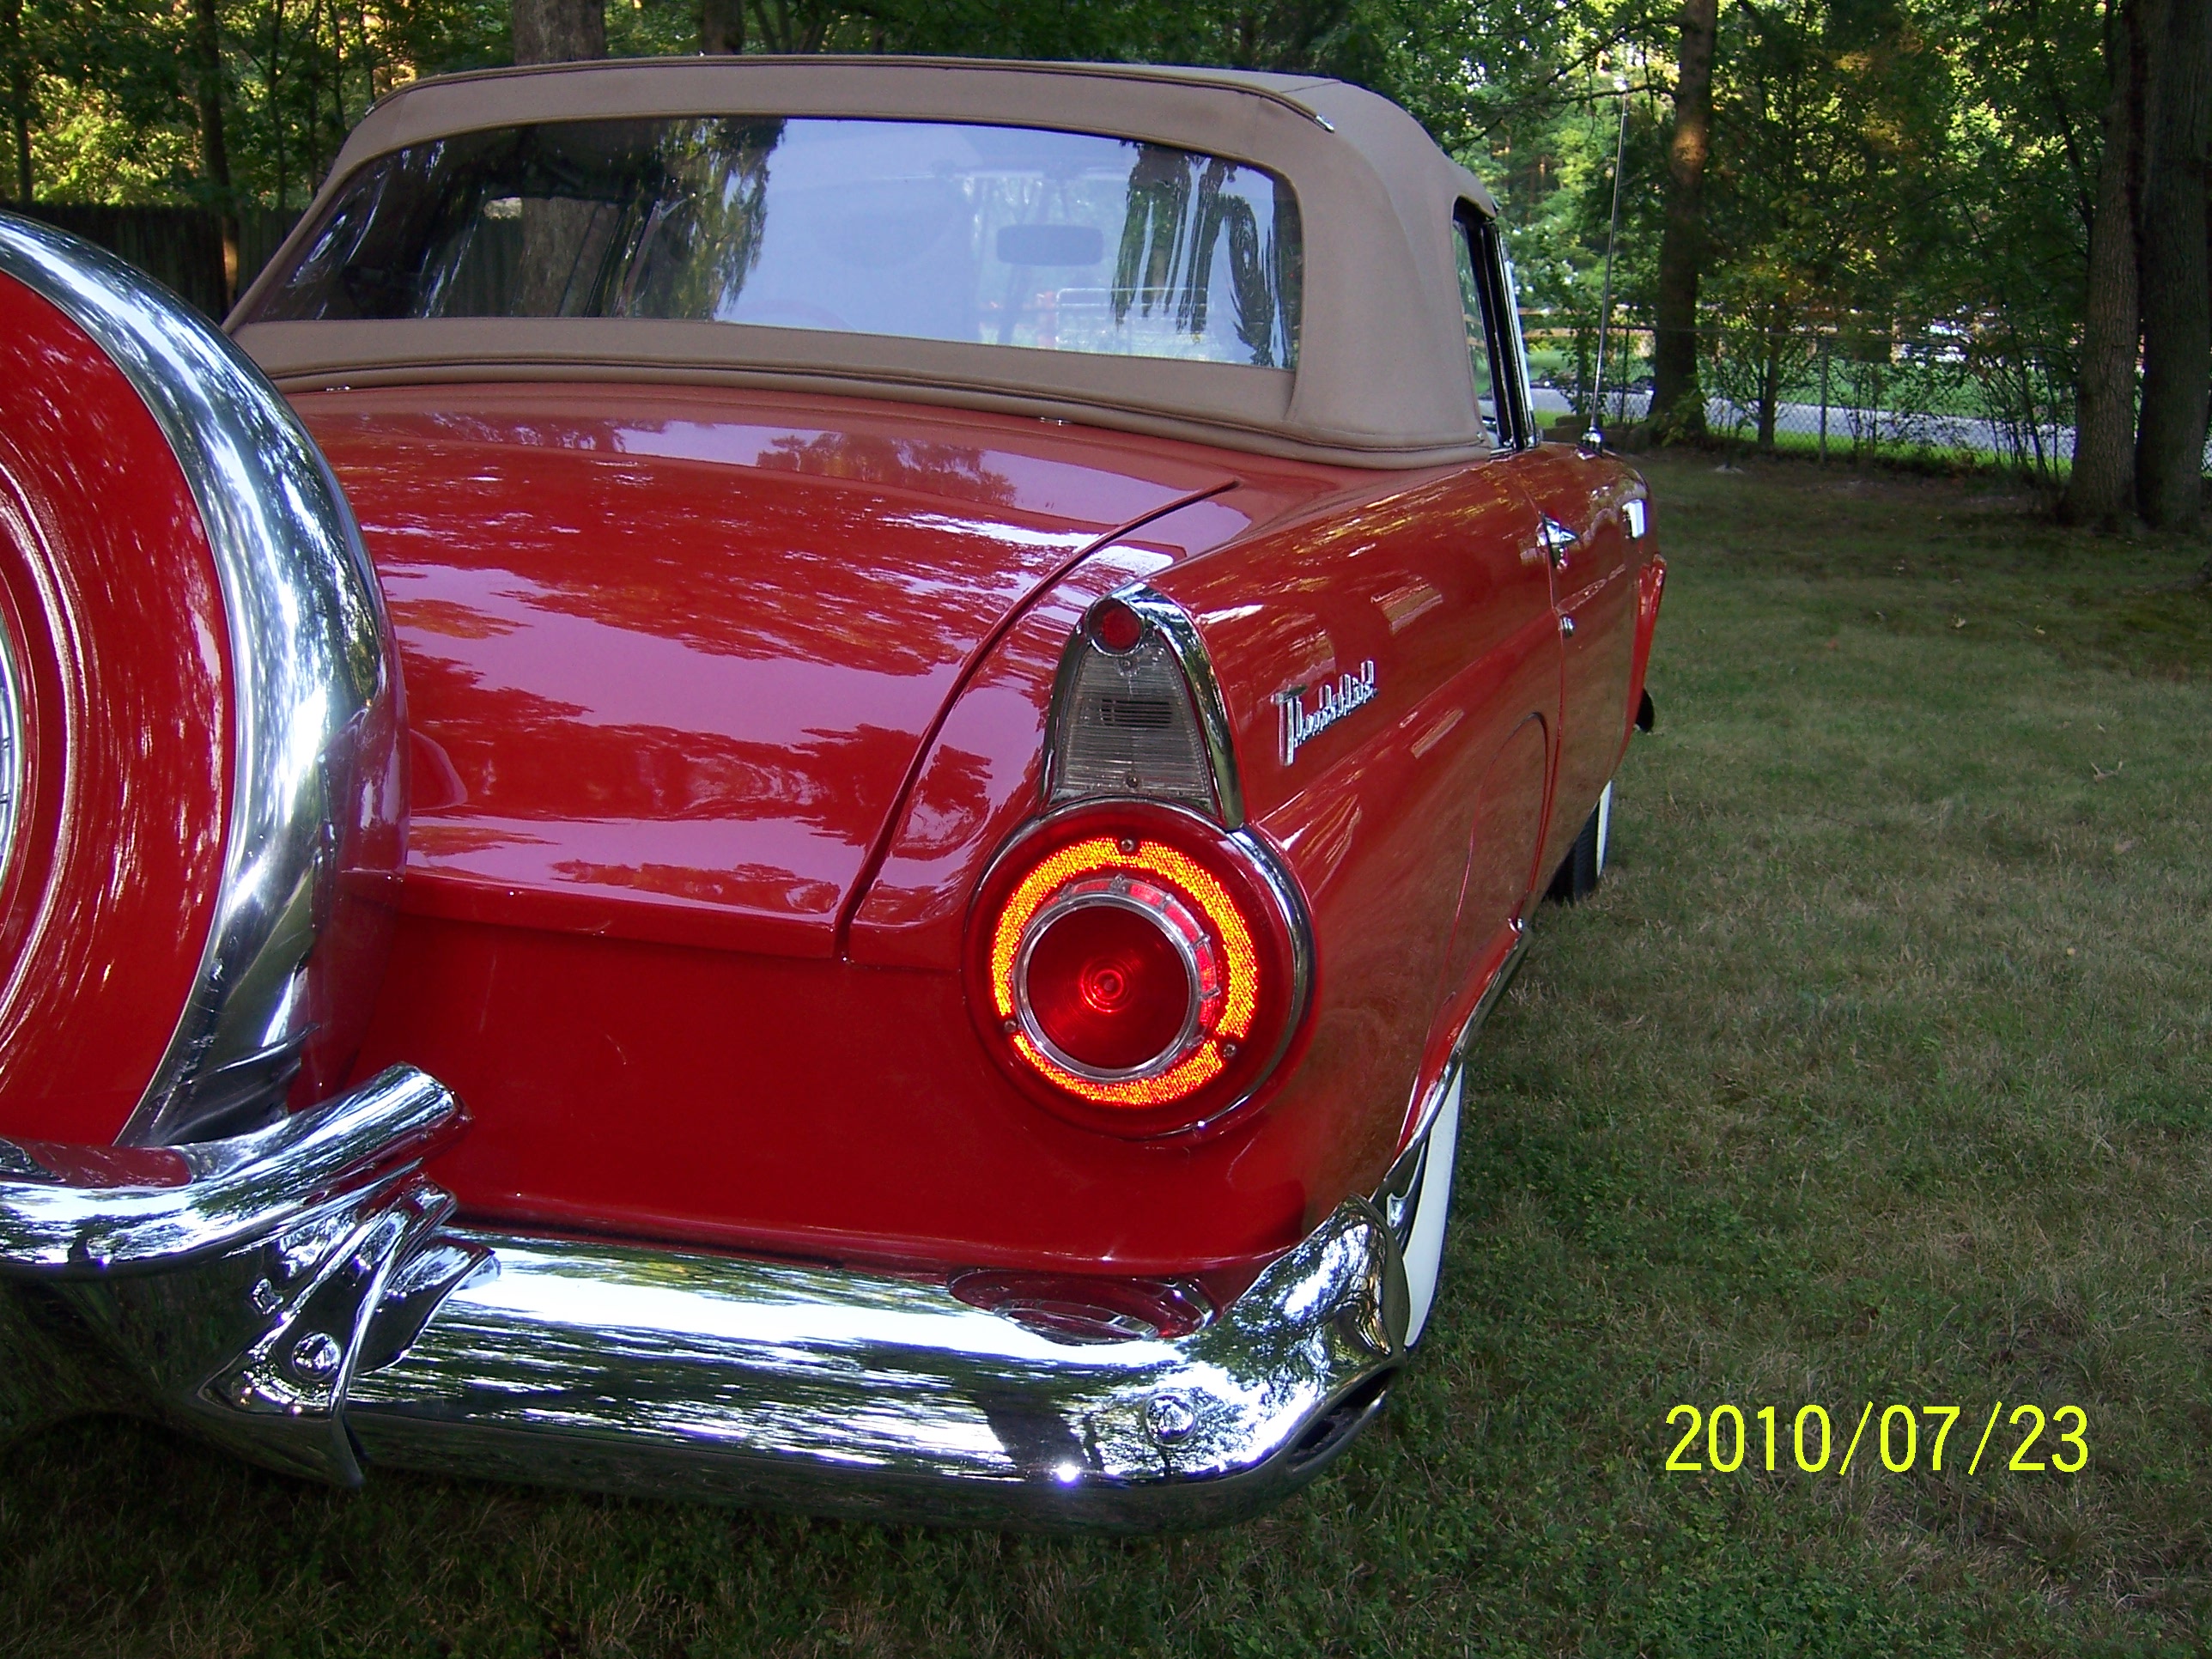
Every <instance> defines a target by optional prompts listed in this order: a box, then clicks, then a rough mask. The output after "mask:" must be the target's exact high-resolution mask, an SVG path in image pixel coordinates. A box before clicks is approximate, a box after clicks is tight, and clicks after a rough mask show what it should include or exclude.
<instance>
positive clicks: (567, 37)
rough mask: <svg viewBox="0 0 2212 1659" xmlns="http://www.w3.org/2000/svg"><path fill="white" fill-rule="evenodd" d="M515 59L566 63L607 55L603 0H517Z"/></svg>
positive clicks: (521, 61) (514, 2)
mask: <svg viewBox="0 0 2212 1659" xmlns="http://www.w3.org/2000/svg"><path fill="white" fill-rule="evenodd" d="M513 18H514V61H515V62H516V63H518V64H567V63H573V62H574V60H576V59H577V58H604V57H605V56H606V55H607V14H606V9H605V5H604V4H603V3H602V0H513Z"/></svg>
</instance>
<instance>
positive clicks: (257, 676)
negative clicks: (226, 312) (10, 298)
mask: <svg viewBox="0 0 2212 1659" xmlns="http://www.w3.org/2000/svg"><path fill="white" fill-rule="evenodd" d="M0 272H4V273H5V274H6V275H7V276H12V277H14V278H15V280H16V281H18V282H20V283H22V284H23V285H24V286H25V287H27V288H28V289H31V290H32V291H33V293H35V294H38V295H40V296H41V297H42V298H44V299H46V301H50V302H51V303H52V304H53V305H54V306H55V307H58V309H59V310H60V311H61V312H62V313H64V315H66V316H67V317H68V318H69V319H70V320H71V321H72V322H74V323H75V324H76V325H77V326H78V327H80V328H82V330H83V331H85V332H86V333H87V334H88V335H90V336H91V337H92V338H93V340H94V343H97V344H98V345H99V347H100V349H101V350H102V351H103V352H104V353H106V356H108V358H109V359H110V360H111V361H112V362H114V364H115V365H116V367H117V368H118V369H120V370H121V371H122V373H123V374H124V376H125V378H126V379H127V380H129V381H130V383H131V387H132V389H133V390H134V391H136V392H137V394H138V396H139V398H140V399H141V400H142V401H143V403H144V404H145V405H146V408H147V410H148V412H149V413H150V414H151V415H152V416H153V417H154V420H155V422H156V424H157V425H159V427H160V428H161V433H162V435H163V437H164V438H166V439H167V442H168V446H169V449H170V451H171V453H173V455H174V456H175V457H176V459H177V464H178V465H179V468H180V469H181V470H182V471H183V472H184V475H185V481H186V483H187V484H188V486H189V487H190V489H191V495H192V500H193V501H194V503H195V504H196V505H197V507H198V509H199V515H200V520H201V523H202V525H203V526H204V530H205V532H206V535H207V539H208V544H209V548H210V552H211V554H212V556H213V558H214V562H215V567H216V576H217V579H218V581H219V583H220V585H221V586H222V600H223V611H224V616H225V621H226V624H227V627H228V635H229V638H228V646H229V653H230V678H231V698H232V704H233V711H234V712H233V723H232V751H233V752H232V763H233V778H232V787H231V798H230V801H229V803H228V824H227V831H226V837H225V844H224V848H223V860H222V883H221V886H220V889H219V890H218V893H217V896H216V913H215V918H214V922H213V925H212V926H211V927H210V930H209V933H208V939H207V945H206V948H205V950H204V952H203V954H202V957H201V960H200V965H199V969H198V973H197V976H196V978H195V980H194V982H193V985H192V988H191V993H190V994H189V996H188V998H187V1000H186V1001H185V1007H184V1009H183V1011H182V1012H181V1013H180V1015H179V1018H178V1022H177V1026H176V1029H175V1031H174V1032H173V1035H172V1036H171V1038H170V1041H169V1043H168V1047H167V1051H166V1052H165V1053H164V1054H163V1056H162V1059H161V1064H160V1066H158V1068H157V1069H156V1071H155V1075H154V1078H153V1080H152V1081H151V1082H150V1083H149V1085H148V1086H147V1088H146V1091H145V1093H144V1094H143V1096H142V1097H140V1100H139V1102H138V1104H137V1108H136V1109H134V1110H133V1111H132V1113H131V1116H130V1119H129V1121H127V1122H126V1123H125V1126H124V1128H123V1131H122V1133H121V1134H120V1135H118V1142H119V1143H120V1144H124V1145H136V1146H151V1145H163V1144H169V1143H173V1142H177V1141H180V1140H186V1139H197V1138H201V1137H204V1136H205V1135H207V1134H210V1133H224V1132H227V1131H228V1130H232V1129H235V1128H237V1127H241V1122H251V1121H253V1119H254V1118H255V1117H257V1116H258V1117H260V1118H262V1119H264V1121H265V1118H266V1117H267V1115H270V1114H271V1113H273V1112H276V1111H281V1110H282V1109H283V1095H284V1091H285V1088H286V1087H287V1086H288V1085H289V1080H290V1079H291V1077H292V1075H293V1074H294V1072H295V1070H296V1067H297V1064H298V1054H299V1051H300V1048H301V1045H302V1044H303V1043H304V1042H306V1040H307V1037H308V1036H309V1035H310V1033H311V1031H312V1030H313V1018H314V1014H315V1009H314V1007H313V1003H314V999H313V997H312V996H310V995H305V994H301V993H302V992H303V991H304V990H305V989H306V988H307V987H305V986H304V985H303V983H302V980H303V977H304V976H305V975H307V974H308V973H309V972H310V971H311V966H310V961H309V959H310V957H312V955H313V951H314V948H315V945H316V944H317V943H318V941H319V939H321V938H322V937H323V936H324V935H325V933H327V932H329V931H331V921H332V918H333V915H334V913H335V912H337V910H338V909H339V908H341V907H342V906H344V905H347V904H349V903H361V902H368V901H364V900H362V899H361V898H359V897H357V896H352V895H349V894H347V893H345V892H343V891H342V890H341V886H340V882H339V874H340V872H341V871H344V870H350V869H357V868H359V867H361V866H362V861H363V860H365V859H368V858H369V857H370V856H371V854H370V851H369V849H370V848H373V847H374V845H375V844H376V843H377V842H378V841H379V840H380V838H381V837H388V839H389V843H390V854H391V856H392V860H394V869H395V871H396V860H397V855H398V825H399V824H400V823H403V822H404V810H405V809H404V800H403V799H400V798H399V797H400V793H401V792H400V789H399V787H398V784H397V775H395V774H394V773H393V771H392V767H393V763H394V759H393V746H394V744H395V743H396V741H397V737H398V686H397V674H396V672H395V671H394V668H393V665H392V661H391V659H390V657H389V654H388V653H389V649H390V647H389V640H390V633H389V630H388V629H387V628H386V623H385V617H384V609H383V598H382V595H381V593H380V591H379V589H378V586H377V582H376V577H375V574H374V570H373V569H372V568H371V566H370V563H369V559H368V552H367V550H366V549H365V548H364V547H363V546H362V539H361V532H360V530H359V529H358V527H357V526H356V525H355V523H354V518H353V513H352V512H351V510H350V509H349V507H348V506H347V505H346V501H345V497H344V495H343V492H342V491H341V490H340V489H339V487H338V483H337V478H336V477H333V476H332V474H331V471H330V468H329V466H328V465H327V464H326V463H325V461H324V459H323V457H322V454H321V453H320V452H319V450H318V449H317V448H316V447H315V445H314V442H313V440H312V439H310V438H309V437H308V435H307V429H306V428H304V427H302V426H301V424H300V422H299V420H298V418H297V417H296V416H295V415H294V414H293V413H292V410H291V407H290V405H289V404H287V403H286V402H285V401H284V398H283V394H282V393H280V392H278V391H277V390H276V387H274V386H271V385H270V383H269V381H268V380H267V379H266V378H265V377H264V375H263V374H262V373H261V371H260V370H259V369H258V368H255V367H254V366H253V364H252V362H250V361H249V360H248V359H247V358H246V356H245V355H244V354H243V353H241V352H240V351H239V350H238V349H236V348H235V347H234V346H233V345H232V344H231V343H230V342H229V341H228V340H227V339H225V338H224V337H223V336H222V334H221V333H219V332H218V331H216V328H215V327H214V326H213V325H211V324H210V323H209V322H207V321H206V320H205V319H203V318H202V317H200V316H199V314H198V313H197V312H195V311H193V310H192V309H191V307H189V306H188V305H186V304H185V302H184V301H181V300H179V298H177V297H176V296H175V295H173V294H171V293H170V292H169V291H168V290H167V289H164V288H162V287H161V285H160V284H159V283H155V282H154V281H153V279H151V278H150V277H149V276H145V275H144V274H143V273H142V272H140V271H138V270H136V269H135V268H134V267H132V266H131V265H129V264H125V263H124V262H123V261H122V260H121V259H118V258H116V257H115V256H114V255H112V254H111V253H108V252H106V251H105V250H103V249H100V248H97V247H94V246H92V245H90V244H89V243H86V242H83V241H81V240H78V239H76V238H75V237H73V236H70V235H67V234H64V233H63V232H60V231H58V230H54V229H52V228H49V227H46V226H45V225H40V224H35V223H33V222H30V221H28V220H25V219H21V218H17V217H15V216H12V215H9V214H5V213H0ZM387 873H390V872H387ZM341 931H343V930H341Z"/></svg>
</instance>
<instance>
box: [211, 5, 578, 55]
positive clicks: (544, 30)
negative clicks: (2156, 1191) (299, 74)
mask: <svg viewBox="0 0 2212 1659" xmlns="http://www.w3.org/2000/svg"><path fill="white" fill-rule="evenodd" d="M202 3H208V0H202ZM513 16H514V61H515V62H516V63H518V64H566V63H570V62H573V61H574V60H575V59H577V58H604V57H605V56H606V55H607V14H606V8H605V5H604V4H603V3H602V0H513Z"/></svg>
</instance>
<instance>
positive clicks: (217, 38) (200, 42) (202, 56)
mask: <svg viewBox="0 0 2212 1659" xmlns="http://www.w3.org/2000/svg"><path fill="white" fill-rule="evenodd" d="M192 96H193V101H194V103H195V104H196V105H197V107H198V111H199V122H200V176H201V178H202V179H204V180H205V181H206V183H207V186H208V189H209V191H210V193H212V194H213V195H214V197H215V198H216V201H217V202H218V203H219V204H222V207H223V209H224V210H225V211H228V209H229V205H230V151H229V149H228V146H227V145H226V144H225V143H223V133H222V17H221V16H220V15H218V13H217V12H216V0H192Z"/></svg>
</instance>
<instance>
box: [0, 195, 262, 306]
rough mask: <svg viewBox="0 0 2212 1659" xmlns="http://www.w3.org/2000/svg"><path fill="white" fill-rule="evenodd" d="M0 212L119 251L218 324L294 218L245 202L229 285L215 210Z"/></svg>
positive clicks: (69, 207) (76, 206)
mask: <svg viewBox="0 0 2212 1659" xmlns="http://www.w3.org/2000/svg"><path fill="white" fill-rule="evenodd" d="M0 210H5V211H7V212H9V213H20V214H21V215H23V216H25V217H26V218H31V219H38V220H41V221H43V222H46V223H47V224H50V225H52V226H54V227H55V228H58V229H60V230H66V231H68V232H69V233H70V234H71V235H74V236H82V237H83V238H84V240H86V241H88V242H97V243H99V244H100V246H102V247H104V248H106V249H108V250H110V251H111V252H115V253H118V254H120V255H121V256H122V257H123V258H125V259H128V260H130V261H131V264H134V265H137V267H138V268H139V269H140V270H144V271H147V272H149V274H151V275H152V276H155V277H156V278H158V279H159V280H160V281H161V282H162V283H166V284H167V285H168V286H169V287H170V288H172V289H175V290H176V291H177V292H178V293H179V294H180V295H183V296H184V297H185V299H187V300H189V301H191V302H192V304H194V305H195V306H197V307H199V308H200V309H201V310H202V311H204V312H205V313H207V314H208V315H209V316H210V317H212V318H214V319H216V320H217V321H218V322H220V321H221V320H222V316H223V313H225V312H227V311H228V310H229V309H230V302H231V301H232V300H234V298H236V297H237V295H240V294H242V293H243V292H245V290H246V285H247V284H248V283H251V282H252V280H253V279H254V277H255V276H258V275H259V274H260V270H261V267H262V266H263V265H264V264H268V262H269V256H270V254H272V253H274V252H276V248H277V245H278V244H279V243H281V242H282V241H283V240H284V238H285V236H286V235H287V234H289V233H290V231H291V228H292V227H293V225H294V224H295V222H297V221H298V219H299V217H300V216H299V214H298V213H297V212H285V213H279V212H276V210H273V209H270V208H248V209H246V210H245V211H244V212H243V213H241V214H240V215H239V217H238V221H237V235H238V253H237V259H238V265H237V279H236V282H235V284H234V283H232V282H231V280H230V276H229V272H228V269H227V265H228V262H227V261H226V260H225V258H224V257H223V228H222V216H221V215H219V214H217V213H216V212H214V211H213V210H210V209H207V208H191V207H103V206H98V205H94V204H90V203H84V202H39V203H35V204H33V205H31V206H29V207H24V206H22V205H21V204H17V203H14V202H4V203H0Z"/></svg>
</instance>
